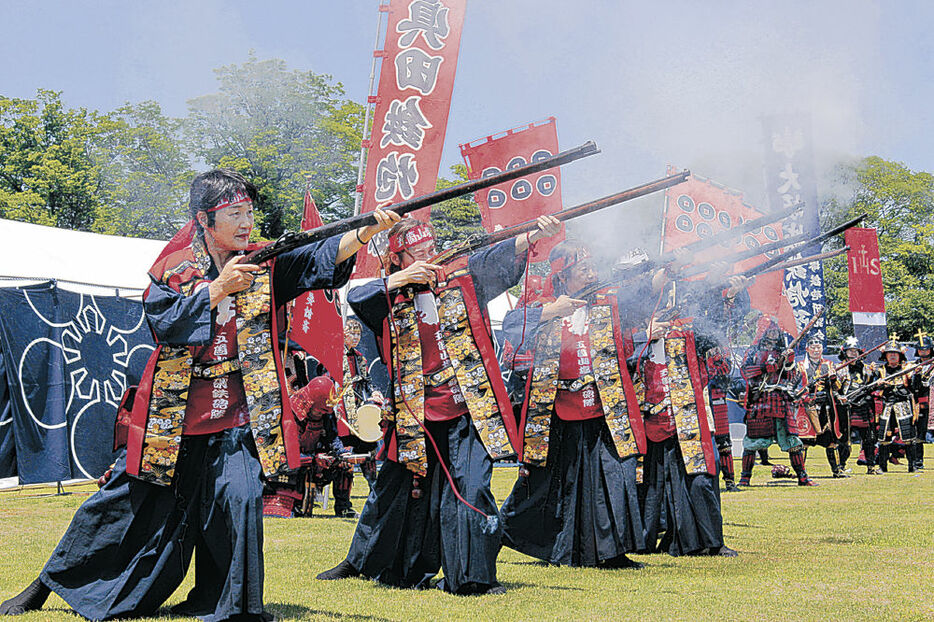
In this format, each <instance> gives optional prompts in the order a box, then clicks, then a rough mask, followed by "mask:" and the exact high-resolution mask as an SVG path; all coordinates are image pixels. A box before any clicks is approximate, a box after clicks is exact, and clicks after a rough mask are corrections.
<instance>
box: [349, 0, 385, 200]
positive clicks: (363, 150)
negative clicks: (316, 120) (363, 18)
mask: <svg viewBox="0 0 934 622" xmlns="http://www.w3.org/2000/svg"><path fill="white" fill-rule="evenodd" d="M384 7H385V8H384ZM388 11H389V4H388V3H386V2H384V0H380V3H379V17H378V18H377V19H376V39H375V40H374V41H373V50H374V53H373V61H372V62H371V63H370V87H369V89H367V98H366V108H365V109H364V113H363V128H362V130H361V132H360V138H361V141H360V157H359V159H358V160H357V192H356V196H355V197H354V206H353V214H354V216H357V215H359V214H360V209H361V208H362V207H363V176H364V174H365V173H366V157H367V152H368V151H369V148H368V147H367V146H366V145H368V144H369V143H368V139H367V128H368V127H369V126H370V113H371V112H372V110H373V103H374V102H373V99H374V95H375V93H374V92H373V85H374V84H376V62H377V60H381V59H382V56H379V55H378V54H376V52H375V51H378V48H379V36H380V34H382V32H383V13H386V12H388Z"/></svg>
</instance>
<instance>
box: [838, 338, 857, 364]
mask: <svg viewBox="0 0 934 622" xmlns="http://www.w3.org/2000/svg"><path fill="white" fill-rule="evenodd" d="M847 350H856V351H857V352H859V353H860V354H862V353H863V349H862V348H860V347H859V339H857V338H856V337H847V338H846V339H845V340H844V341H843V345H842V346H840V355H839V356H838V357H837V358H839V359H840V360H841V361H845V360H846V358H847V357H846V351H847Z"/></svg>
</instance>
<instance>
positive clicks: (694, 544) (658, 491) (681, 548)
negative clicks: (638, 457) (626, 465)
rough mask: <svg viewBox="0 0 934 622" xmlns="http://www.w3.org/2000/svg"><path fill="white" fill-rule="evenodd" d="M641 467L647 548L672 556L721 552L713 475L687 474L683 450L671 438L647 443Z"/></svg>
mask: <svg viewBox="0 0 934 622" xmlns="http://www.w3.org/2000/svg"><path fill="white" fill-rule="evenodd" d="M643 468H644V473H645V480H644V481H645V495H644V502H643V509H642V517H643V519H644V520H645V542H646V545H647V550H648V551H650V552H666V551H667V553H668V554H669V555H674V556H677V555H689V554H692V553H701V552H703V551H704V550H705V549H707V550H712V551H716V550H719V549H720V547H722V546H723V517H722V515H721V514H720V487H719V485H718V484H717V478H716V476H715V475H710V474H707V473H702V474H699V475H688V474H687V471H686V469H685V467H684V460H683V458H682V456H681V446H680V445H679V444H678V442H677V440H676V439H675V438H673V437H672V438H669V439H667V440H665V441H662V442H660V443H656V442H652V441H649V446H648V451H647V454H646V456H645V461H644V463H643Z"/></svg>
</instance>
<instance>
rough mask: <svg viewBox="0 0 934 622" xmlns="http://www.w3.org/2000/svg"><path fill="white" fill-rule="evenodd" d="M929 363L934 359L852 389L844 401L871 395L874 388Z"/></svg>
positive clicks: (914, 364) (933, 359) (925, 360)
mask: <svg viewBox="0 0 934 622" xmlns="http://www.w3.org/2000/svg"><path fill="white" fill-rule="evenodd" d="M931 361H934V358H926V359H924V360H923V361H918V362H916V363H913V364H911V365H909V366H908V367H906V368H905V369H903V370H901V371H900V372H896V373H894V374H892V375H891V376H886V377H885V378H879V379H878V380H876V381H875V382H871V383H869V384H867V385H863V386H861V387H860V388H858V389H854V390H852V391H850V392H849V393H847V394H846V400H847V401H848V402H852V401H853V400H856V399H858V398H860V397H862V396H863V395H866V394H867V393H872V392H873V391H875V390H876V387H878V386H881V385H883V384H885V383H886V382H888V381H890V380H894V379H895V378H898V377H900V376H904V375H906V374H908V373H910V372H913V371H914V370H916V369H918V368H919V367H921V366H922V365H927V364H928V363H930V362H931Z"/></svg>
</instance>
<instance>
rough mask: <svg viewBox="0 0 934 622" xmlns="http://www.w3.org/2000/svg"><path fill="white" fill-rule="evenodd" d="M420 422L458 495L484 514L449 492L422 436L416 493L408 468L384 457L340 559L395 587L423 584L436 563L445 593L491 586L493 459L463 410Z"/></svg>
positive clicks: (496, 532)
mask: <svg viewBox="0 0 934 622" xmlns="http://www.w3.org/2000/svg"><path fill="white" fill-rule="evenodd" d="M426 427H427V428H428V431H429V433H430V434H431V435H432V436H433V437H434V439H435V441H436V442H437V444H438V449H439V452H440V454H441V456H440V459H441V460H443V461H444V464H445V465H446V466H447V468H448V470H449V471H450V473H451V476H452V477H453V479H454V482H455V485H456V486H457V489H458V491H459V492H460V494H461V496H463V497H464V498H465V499H466V500H467V501H468V502H470V503H471V504H472V505H473V506H474V507H476V508H478V509H480V510H482V511H483V512H484V513H485V514H487V515H488V516H489V518H485V517H484V516H482V515H480V514H478V513H477V512H476V511H474V510H472V509H471V508H469V507H467V506H466V505H464V504H463V503H461V502H460V501H459V500H458V499H457V498H456V497H455V495H454V492H453V491H452V490H451V487H450V485H449V484H448V480H447V478H446V477H445V475H444V472H443V471H442V469H441V468H440V465H439V462H438V461H439V456H437V455H435V451H434V448H433V447H432V445H431V442H430V441H428V440H427V439H426V442H427V443H428V446H427V450H428V473H427V475H426V476H425V477H424V478H422V479H421V480H420V482H419V485H418V488H419V490H420V491H421V496H420V497H418V498H416V497H413V496H412V489H413V487H414V486H413V479H414V474H413V473H412V471H410V470H409V469H407V468H406V467H405V466H404V465H402V464H399V463H398V462H393V461H391V460H387V461H386V462H384V463H383V466H382V468H380V471H379V475H378V476H377V478H376V485H375V486H374V487H373V490H372V491H371V492H370V496H369V497H368V498H367V501H366V505H364V506H363V511H362V512H361V514H360V520H359V521H358V523H357V529H356V531H355V532H354V537H353V541H352V542H351V544H350V551H349V552H348V553H347V561H348V562H350V564H352V565H353V567H354V568H356V569H357V570H358V571H360V573H361V574H362V575H364V576H366V577H369V578H372V579H376V580H377V581H379V582H381V583H385V584H387V585H391V586H395V587H410V588H425V587H429V586H430V585H429V581H430V579H431V578H432V577H434V576H435V575H436V574H437V573H438V570H439V569H441V568H443V569H444V579H443V584H442V586H441V587H443V588H444V589H445V590H447V591H450V592H465V591H473V590H474V589H475V588H476V586H489V585H493V584H495V583H496V556H497V555H498V554H499V550H500V547H501V543H502V521H501V519H500V517H499V508H498V507H497V505H496V500H495V499H494V498H493V493H492V492H491V491H490V477H491V476H492V472H493V461H492V460H491V459H490V456H489V454H487V452H486V449H485V448H484V447H483V444H482V443H481V442H480V438H479V437H478V436H477V432H476V430H475V429H474V427H473V423H472V422H471V420H470V417H469V416H468V415H464V416H461V417H459V418H457V419H453V420H451V421H445V422H428V423H426Z"/></svg>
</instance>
